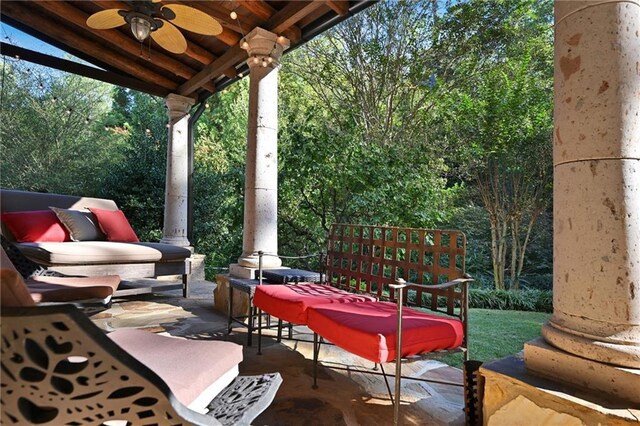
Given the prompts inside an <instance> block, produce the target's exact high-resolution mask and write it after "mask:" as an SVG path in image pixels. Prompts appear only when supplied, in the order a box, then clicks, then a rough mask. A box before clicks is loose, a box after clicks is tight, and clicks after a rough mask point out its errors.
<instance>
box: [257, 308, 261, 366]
mask: <svg viewBox="0 0 640 426" xmlns="http://www.w3.org/2000/svg"><path fill="white" fill-rule="evenodd" d="M256 310H257V312H258V318H261V317H262V311H261V310H260V308H256ZM258 355H262V321H258Z"/></svg>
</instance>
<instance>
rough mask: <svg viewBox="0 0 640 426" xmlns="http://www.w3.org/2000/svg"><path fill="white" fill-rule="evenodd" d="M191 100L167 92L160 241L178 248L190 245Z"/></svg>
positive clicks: (192, 102)
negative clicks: (162, 219)
mask: <svg viewBox="0 0 640 426" xmlns="http://www.w3.org/2000/svg"><path fill="white" fill-rule="evenodd" d="M193 104H194V101H193V99H191V98H186V97H183V96H179V95H175V94H170V95H169V96H167V99H166V105H167V109H168V115H169V141H168V145H167V176H166V187H165V188H166V189H165V205H164V228H163V235H162V239H161V240H160V242H162V243H166V244H172V245H176V246H181V247H187V246H189V245H190V243H189V240H188V239H187V218H188V215H189V210H188V203H187V200H188V195H189V187H188V181H189V157H188V147H189V137H188V126H189V115H188V111H189V108H190V107H191V106H192V105H193Z"/></svg>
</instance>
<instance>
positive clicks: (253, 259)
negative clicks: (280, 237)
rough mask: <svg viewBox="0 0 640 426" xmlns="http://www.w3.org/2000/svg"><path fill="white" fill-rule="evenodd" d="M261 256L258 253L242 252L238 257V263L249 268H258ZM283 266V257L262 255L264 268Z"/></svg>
mask: <svg viewBox="0 0 640 426" xmlns="http://www.w3.org/2000/svg"><path fill="white" fill-rule="evenodd" d="M258 263H259V256H258V255H257V254H244V253H243V254H242V255H241V256H240V257H239V258H238V264H239V265H240V266H244V267H247V268H254V269H258ZM281 266H282V259H280V258H279V257H278V256H274V255H272V254H265V255H263V256H262V269H269V268H279V267H281Z"/></svg>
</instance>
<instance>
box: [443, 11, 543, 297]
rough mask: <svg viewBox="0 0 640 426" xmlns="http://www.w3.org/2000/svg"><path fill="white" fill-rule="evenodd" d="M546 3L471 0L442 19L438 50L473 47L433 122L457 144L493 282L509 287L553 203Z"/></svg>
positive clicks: (515, 284)
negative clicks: (478, 211) (487, 238)
mask: <svg viewBox="0 0 640 426" xmlns="http://www.w3.org/2000/svg"><path fill="white" fill-rule="evenodd" d="M550 5H551V3H550V2H549V1H545V2H533V1H497V2H483V1H471V2H469V3H465V4H460V5H457V6H455V7H453V8H452V9H451V10H450V12H449V15H448V16H449V18H448V19H445V21H443V23H442V28H443V36H442V37H441V39H440V45H439V46H438V49H439V50H441V51H442V52H446V51H460V50H467V51H468V52H469V55H467V56H466V57H461V60H460V61H459V62H458V64H457V70H456V72H455V73H454V75H453V76H452V79H454V80H455V81H456V85H455V89H454V90H450V91H448V93H446V96H444V99H443V101H442V103H441V106H440V108H441V111H442V110H444V111H446V112H444V111H443V112H442V113H441V115H440V116H439V117H438V118H439V119H440V120H441V122H440V123H439V126H440V128H441V129H444V130H443V133H442V135H443V137H445V138H448V139H449V140H450V142H449V143H450V145H451V146H458V147H459V148H458V154H460V156H459V157H457V161H458V162H459V163H460V164H463V165H464V166H463V167H459V169H458V170H459V171H460V172H462V171H463V170H464V172H466V173H467V176H468V178H469V179H468V180H469V182H470V183H471V184H472V185H473V189H474V190H475V191H476V192H477V194H478V198H479V200H480V203H481V205H482V206H483V207H484V209H485V211H486V213H487V215H488V218H489V224H490V230H491V257H492V270H493V279H494V284H495V286H496V288H505V287H506V285H507V284H506V283H507V279H506V278H507V274H508V275H509V282H510V288H512V289H517V288H519V285H520V279H521V275H522V271H523V268H524V265H525V257H526V253H527V248H528V247H529V244H530V242H531V237H532V231H533V230H534V226H535V225H536V222H537V221H538V219H539V217H540V216H541V215H542V214H543V213H544V212H545V211H546V210H547V208H548V206H549V205H550V202H551V129H552V123H553V120H552V113H551V111H552V104H553V92H552V89H553V87H552V85H553V83H552V77H553V66H552V58H553V49H552V28H551V25H550V18H551V9H550ZM463 28H467V29H469V34H470V35H467V36H465V35H462V34H461V32H460V31H461V29H463ZM473 28H478V29H482V31H478V32H474V31H472V30H471V29H473ZM487 36H490V37H491V39H490V40H489V41H488V40H487Z"/></svg>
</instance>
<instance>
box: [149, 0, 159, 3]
mask: <svg viewBox="0 0 640 426" xmlns="http://www.w3.org/2000/svg"><path fill="white" fill-rule="evenodd" d="M161 1H162V0H151V3H160V2H161Z"/></svg>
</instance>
